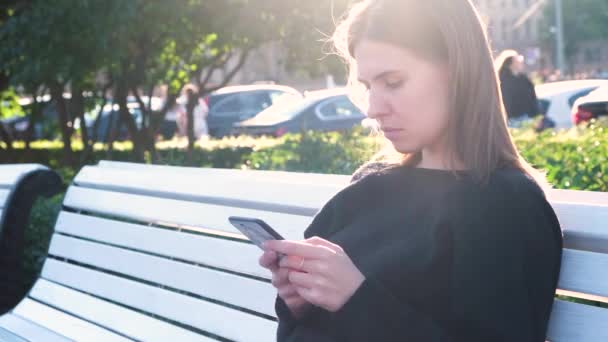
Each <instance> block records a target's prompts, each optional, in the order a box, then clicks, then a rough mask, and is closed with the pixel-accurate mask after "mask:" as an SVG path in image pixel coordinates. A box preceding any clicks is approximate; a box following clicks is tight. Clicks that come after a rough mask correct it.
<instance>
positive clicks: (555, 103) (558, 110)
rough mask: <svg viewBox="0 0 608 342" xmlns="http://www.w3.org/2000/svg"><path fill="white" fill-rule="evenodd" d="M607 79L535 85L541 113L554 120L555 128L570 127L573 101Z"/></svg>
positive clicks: (605, 84) (604, 82) (605, 82)
mask: <svg viewBox="0 0 608 342" xmlns="http://www.w3.org/2000/svg"><path fill="white" fill-rule="evenodd" d="M607 85H608V80H576V81H560V82H551V83H545V84H541V85H538V86H536V87H535V90H536V96H537V97H538V107H539V110H540V112H541V114H544V115H545V116H546V117H548V118H549V119H551V120H552V121H554V122H555V128H570V127H572V119H571V112H572V106H573V105H574V102H576V100H577V99H579V98H580V97H583V96H585V95H587V94H589V93H590V92H592V91H594V90H595V89H597V88H599V87H600V86H607Z"/></svg>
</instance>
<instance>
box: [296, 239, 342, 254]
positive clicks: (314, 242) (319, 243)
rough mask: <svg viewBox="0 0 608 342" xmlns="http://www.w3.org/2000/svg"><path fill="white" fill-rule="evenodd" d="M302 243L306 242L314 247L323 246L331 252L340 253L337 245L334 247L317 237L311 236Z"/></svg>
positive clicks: (340, 249)
mask: <svg viewBox="0 0 608 342" xmlns="http://www.w3.org/2000/svg"><path fill="white" fill-rule="evenodd" d="M304 241H306V242H308V243H310V244H312V245H315V246H325V247H327V248H329V249H331V250H332V251H342V247H340V246H339V245H336V244H335V243H333V242H331V241H328V240H325V239H323V238H321V237H318V236H313V237H311V238H308V239H306V240H304Z"/></svg>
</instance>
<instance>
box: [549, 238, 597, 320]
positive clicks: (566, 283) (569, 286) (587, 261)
mask: <svg viewBox="0 0 608 342" xmlns="http://www.w3.org/2000/svg"><path fill="white" fill-rule="evenodd" d="M601 270H604V271H601ZM605 270H608V254H600V253H593V252H586V251H577V250H572V249H565V250H564V251H563V255H562V268H561V271H560V277H559V283H558V288H559V289H562V290H567V291H572V292H579V293H583V294H591V295H594V296H599V297H604V298H605V300H606V301H608V273H606V272H605ZM607 325H608V322H607Z"/></svg>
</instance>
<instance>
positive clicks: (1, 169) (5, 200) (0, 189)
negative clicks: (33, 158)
mask: <svg viewBox="0 0 608 342" xmlns="http://www.w3.org/2000/svg"><path fill="white" fill-rule="evenodd" d="M44 169H46V167H44V166H42V165H39V164H3V165H0V232H1V231H2V228H3V222H4V217H5V215H6V210H7V208H8V206H9V203H10V200H11V198H12V195H13V192H14V191H15V189H16V188H17V186H18V185H19V183H20V182H21V180H22V179H23V178H24V177H26V176H27V175H28V174H30V173H31V172H32V171H35V170H44Z"/></svg>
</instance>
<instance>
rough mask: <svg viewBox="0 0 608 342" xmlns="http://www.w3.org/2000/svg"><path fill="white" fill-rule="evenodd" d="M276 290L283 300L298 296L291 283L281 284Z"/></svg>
mask: <svg viewBox="0 0 608 342" xmlns="http://www.w3.org/2000/svg"><path fill="white" fill-rule="evenodd" d="M277 290H278V291H277V293H278V295H279V297H281V298H283V300H286V299H289V298H291V297H293V296H297V297H299V296H300V295H298V291H296V288H295V286H293V285H287V286H282V287H281V288H279V289H277Z"/></svg>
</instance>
